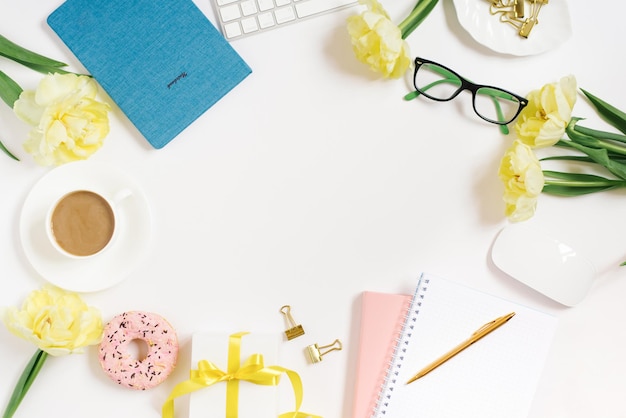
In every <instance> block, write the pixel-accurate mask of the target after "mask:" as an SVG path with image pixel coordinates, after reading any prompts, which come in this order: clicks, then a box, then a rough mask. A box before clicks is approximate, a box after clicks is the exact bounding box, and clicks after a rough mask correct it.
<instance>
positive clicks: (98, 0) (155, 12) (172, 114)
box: [48, 0, 251, 148]
mask: <svg viewBox="0 0 626 418" xmlns="http://www.w3.org/2000/svg"><path fill="white" fill-rule="evenodd" d="M48 24H49V25H50V27H51V28H52V30H54V31H55V32H56V33H57V35H58V36H59V37H60V38H61V40H62V41H63V42H64V43H65V44H66V45H67V46H68V48H69V49H70V50H71V51H72V52H73V53H74V55H76V57H77V58H78V60H79V61H80V62H81V63H82V64H83V65H84V66H85V68H86V69H87V71H89V72H90V73H91V75H92V76H93V77H94V78H95V79H96V80H97V81H98V83H99V84H100V85H101V86H102V88H103V89H104V90H105V91H106V92H107V94H108V95H109V96H110V97H111V99H113V100H114V101H115V103H116V104H117V105H118V106H119V107H120V109H121V110H122V111H123V112H124V113H125V114H126V116H127V117H128V118H129V119H130V121H131V122H132V123H133V124H134V125H135V127H136V128H137V129H138V130H139V131H140V132H141V134H142V135H143V136H144V137H145V138H146V139H147V140H148V142H149V143H150V144H152V146H153V147H155V148H162V147H163V146H165V145H166V144H167V143H169V142H170V141H171V140H172V139H174V137H176V136H177V135H178V134H179V133H180V132H181V131H182V130H183V129H185V128H186V127H187V126H189V125H190V124H191V123H192V122H193V121H195V120H196V119H197V118H198V117H199V116H200V115H202V114H203V113H204V112H205V111H206V110H207V109H209V108H210V107H211V106H213V105H214V104H215V103H216V102H217V101H218V100H220V99H221V98H222V97H223V96H224V95H225V94H227V93H228V92H229V91H230V90H232V89H233V88H234V87H235V86H236V85H238V84H239V83H240V82H241V81H242V80H243V79H244V78H246V77H247V76H248V75H249V74H250V73H251V69H250V67H249V66H248V65H247V64H246V63H245V61H244V60H243V59H242V58H241V57H240V56H239V55H238V54H237V52H236V51H235V50H234V49H233V48H232V47H231V45H230V44H229V43H228V42H227V41H226V39H225V38H224V37H223V36H222V34H221V33H220V32H219V31H218V30H217V29H216V28H215V27H214V26H213V25H212V24H211V22H210V21H209V20H208V19H207V18H206V16H205V15H204V14H203V13H202V11H201V10H200V9H198V7H197V6H196V5H195V4H194V3H193V1H192V0H159V1H154V0H67V1H66V2H65V3H63V4H62V5H61V6H60V7H59V8H58V9H56V10H55V11H54V12H52V14H51V15H50V16H49V17H48Z"/></svg>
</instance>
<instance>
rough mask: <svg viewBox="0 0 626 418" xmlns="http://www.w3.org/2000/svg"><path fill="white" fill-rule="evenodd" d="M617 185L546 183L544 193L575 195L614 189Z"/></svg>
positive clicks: (565, 195)
mask: <svg viewBox="0 0 626 418" xmlns="http://www.w3.org/2000/svg"><path fill="white" fill-rule="evenodd" d="M615 187H617V186H604V187H570V186H561V185H552V184H546V185H545V186H543V190H542V192H543V193H546V194H551V195H555V196H564V197H574V196H582V195H586V194H591V193H596V192H603V191H605V190H610V189H613V188H615Z"/></svg>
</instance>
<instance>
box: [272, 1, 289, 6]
mask: <svg viewBox="0 0 626 418" xmlns="http://www.w3.org/2000/svg"><path fill="white" fill-rule="evenodd" d="M275 1H276V7H281V6H286V5H288V4H289V3H291V0H275Z"/></svg>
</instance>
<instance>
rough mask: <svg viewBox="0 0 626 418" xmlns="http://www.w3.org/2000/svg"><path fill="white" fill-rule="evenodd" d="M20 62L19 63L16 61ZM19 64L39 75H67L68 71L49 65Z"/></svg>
mask: <svg viewBox="0 0 626 418" xmlns="http://www.w3.org/2000/svg"><path fill="white" fill-rule="evenodd" d="M16 61H17V60H16ZM17 62H20V61H17ZM20 64H22V65H24V66H25V67H28V68H30V69H31V70H35V71H37V72H39V73H42V74H54V73H58V74H69V73H70V71H66V70H64V69H62V68H59V67H54V66H50V65H39V64H33V63H30V62H20Z"/></svg>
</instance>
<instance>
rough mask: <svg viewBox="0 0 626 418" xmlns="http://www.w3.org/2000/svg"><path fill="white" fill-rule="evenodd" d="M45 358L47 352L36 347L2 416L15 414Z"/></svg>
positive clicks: (6, 417) (7, 417)
mask: <svg viewBox="0 0 626 418" xmlns="http://www.w3.org/2000/svg"><path fill="white" fill-rule="evenodd" d="M47 358H48V353H46V352H45V351H42V350H41V349H37V351H36V352H35V354H34V355H33V357H31V359H30V361H29V362H28V364H27V365H26V367H25V368H24V371H23V372H22V375H21V376H20V378H19V380H18V381H17V384H16V385H15V389H14V390H13V393H12V394H11V398H10V399H9V403H8V405H7V407H6V409H5V410H4V414H3V415H2V418H11V417H12V416H13V414H15V411H17V408H18V406H20V403H21V402H22V399H24V396H25V395H26V392H28V389H30V387H31V385H32V384H33V382H34V381H35V378H36V377H37V375H38V374H39V371H40V370H41V367H42V366H43V364H44V362H45V361H46V359H47Z"/></svg>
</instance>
